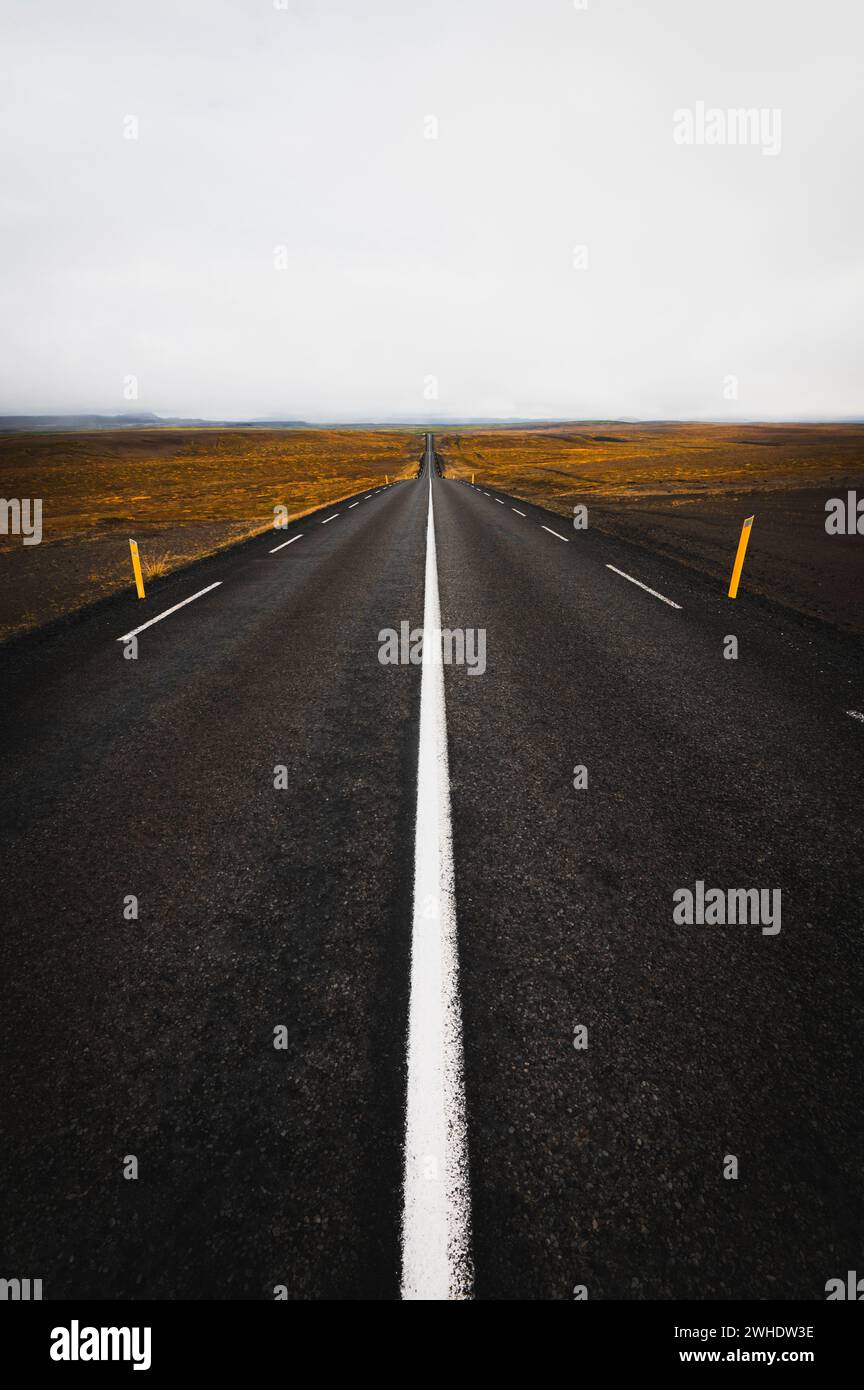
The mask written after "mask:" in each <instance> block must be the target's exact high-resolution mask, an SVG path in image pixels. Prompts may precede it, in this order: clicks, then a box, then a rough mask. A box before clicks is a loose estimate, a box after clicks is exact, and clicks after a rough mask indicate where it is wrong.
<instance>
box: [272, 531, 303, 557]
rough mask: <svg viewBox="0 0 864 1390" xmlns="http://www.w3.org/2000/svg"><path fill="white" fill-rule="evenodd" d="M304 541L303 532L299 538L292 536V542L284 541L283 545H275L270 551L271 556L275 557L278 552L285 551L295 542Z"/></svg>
mask: <svg viewBox="0 0 864 1390" xmlns="http://www.w3.org/2000/svg"><path fill="white" fill-rule="evenodd" d="M302 539H303V532H302V531H301V532H300V534H299V536H292V537H291V539H290V541H283V542H282V544H281V545H274V547H273V549H272V550H271V551H270V554H271V555H275V554H276V551H277V550H284V549H285V547H286V545H293V544H294V542H295V541H300V540H302Z"/></svg>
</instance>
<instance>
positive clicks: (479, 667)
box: [378, 622, 486, 676]
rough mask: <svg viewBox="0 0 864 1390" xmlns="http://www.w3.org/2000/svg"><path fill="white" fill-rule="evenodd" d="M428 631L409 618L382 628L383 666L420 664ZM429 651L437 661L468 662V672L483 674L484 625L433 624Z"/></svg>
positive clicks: (380, 657) (381, 651)
mask: <svg viewBox="0 0 864 1390" xmlns="http://www.w3.org/2000/svg"><path fill="white" fill-rule="evenodd" d="M424 641H425V634H424V630H423V628H422V627H414V628H412V626H411V624H410V623H408V622H401V623H400V624H399V631H398V632H397V631H396V629H395V628H393V627H385V628H382V629H381V631H380V632H379V633H378V660H379V661H380V662H381V665H382V666H420V665H422V663H423V644H424ZM429 655H430V659H431V661H432V663H433V664H434V665H438V666H440V665H442V664H443V665H444V666H467V668H468V675H469V676H482V675H483V672H484V671H485V670H486V629H485V627H478V628H474V627H468V628H463V627H454V628H449V627H445V628H440V627H439V628H433V629H432V632H431V641H430V646H429Z"/></svg>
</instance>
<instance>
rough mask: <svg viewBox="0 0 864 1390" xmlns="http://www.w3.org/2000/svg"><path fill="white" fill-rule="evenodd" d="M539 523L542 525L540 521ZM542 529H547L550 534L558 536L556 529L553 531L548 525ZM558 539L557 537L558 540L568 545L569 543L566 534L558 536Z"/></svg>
mask: <svg viewBox="0 0 864 1390" xmlns="http://www.w3.org/2000/svg"><path fill="white" fill-rule="evenodd" d="M540 524H541V526H542V525H543V523H542V522H541V523H540ZM543 530H544V531H548V532H549V535H550V536H558V532H557V531H553V530H552V529H551V527H549V526H543ZM558 539H559V541H563V542H564V544H565V545H569V544H570V540H569V537H567V536H558Z"/></svg>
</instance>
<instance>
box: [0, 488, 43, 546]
mask: <svg viewBox="0 0 864 1390" xmlns="http://www.w3.org/2000/svg"><path fill="white" fill-rule="evenodd" d="M9 535H12V536H21V538H22V540H23V543H24V545H38V544H39V542H40V541H41V539H42V498H41V497H32V498H31V497H20V498H19V497H0V536H9Z"/></svg>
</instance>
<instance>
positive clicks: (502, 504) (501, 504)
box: [495, 497, 504, 507]
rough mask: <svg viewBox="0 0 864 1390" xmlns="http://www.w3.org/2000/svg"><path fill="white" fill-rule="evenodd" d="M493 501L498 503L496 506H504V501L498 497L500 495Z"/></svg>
mask: <svg viewBox="0 0 864 1390" xmlns="http://www.w3.org/2000/svg"><path fill="white" fill-rule="evenodd" d="M495 501H496V502H497V503H498V506H499V507H503V506H504V503H503V502H502V501H501V498H500V497H496V498H495Z"/></svg>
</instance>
